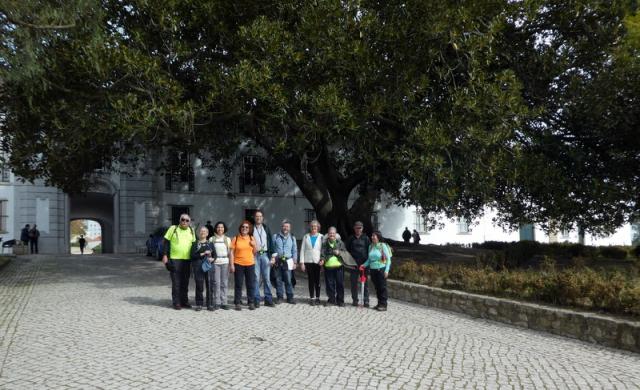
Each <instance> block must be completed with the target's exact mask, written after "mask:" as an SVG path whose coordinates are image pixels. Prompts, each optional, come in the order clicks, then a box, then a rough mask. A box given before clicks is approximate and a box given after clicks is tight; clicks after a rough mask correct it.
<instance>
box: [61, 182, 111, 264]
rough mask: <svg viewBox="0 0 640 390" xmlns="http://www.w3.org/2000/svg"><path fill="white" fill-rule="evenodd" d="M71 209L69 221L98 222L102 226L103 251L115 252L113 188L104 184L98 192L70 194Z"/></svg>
mask: <svg viewBox="0 0 640 390" xmlns="http://www.w3.org/2000/svg"><path fill="white" fill-rule="evenodd" d="M101 190H102V191H104V192H101ZM69 209H70V212H69V222H71V221H73V220H77V219H89V220H93V221H96V222H98V223H99V224H100V228H101V238H102V240H101V241H102V248H101V249H102V253H113V252H114V237H115V230H114V228H115V218H114V194H113V192H111V188H109V187H108V186H102V188H99V189H98V191H97V192H88V193H84V194H77V195H70V196H69ZM70 238H71V237H70Z"/></svg>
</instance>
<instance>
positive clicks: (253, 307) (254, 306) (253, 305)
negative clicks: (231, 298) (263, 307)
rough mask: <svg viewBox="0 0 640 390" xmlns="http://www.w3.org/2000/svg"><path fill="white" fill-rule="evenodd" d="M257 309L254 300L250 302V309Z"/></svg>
mask: <svg viewBox="0 0 640 390" xmlns="http://www.w3.org/2000/svg"><path fill="white" fill-rule="evenodd" d="M255 309H256V305H255V304H254V303H253V302H252V303H250V304H249V310H255Z"/></svg>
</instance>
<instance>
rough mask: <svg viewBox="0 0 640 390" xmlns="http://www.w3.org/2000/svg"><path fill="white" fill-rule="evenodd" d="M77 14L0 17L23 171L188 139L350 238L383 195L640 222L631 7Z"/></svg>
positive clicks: (429, 207) (486, 5)
mask: <svg viewBox="0 0 640 390" xmlns="http://www.w3.org/2000/svg"><path fill="white" fill-rule="evenodd" d="M64 4H65V5H64V6H60V5H59V3H58V2H51V1H14V2H8V3H7V5H3V6H1V7H0V23H1V24H2V25H1V26H0V78H1V82H2V84H1V85H0V105H1V110H2V117H0V120H1V126H2V147H3V148H4V149H5V150H7V151H9V152H10V164H11V166H12V168H13V169H14V171H15V172H16V173H17V174H18V175H20V176H22V177H24V178H26V179H29V180H33V179H35V178H44V179H45V180H46V181H47V182H48V183H50V184H52V185H56V186H59V187H61V188H63V189H64V190H66V191H70V192H73V191H81V190H84V189H86V188H87V186H88V184H89V183H90V181H91V177H92V173H93V172H94V171H95V169H97V168H107V169H116V168H117V167H126V166H127V163H131V162H133V161H135V160H137V159H144V158H146V157H148V156H149V154H150V153H151V152H153V151H158V150H160V151H168V150H171V149H172V148H178V149H182V150H189V151H191V152H194V153H196V154H198V155H199V156H200V157H201V158H202V160H203V162H204V164H205V166H207V167H211V168H213V167H219V166H222V167H226V168H230V167H231V166H232V165H233V160H230V158H231V157H232V156H234V155H237V153H238V149H239V145H243V146H244V147H245V150H251V149H257V150H260V151H261V152H262V153H263V155H264V156H265V164H266V166H267V167H268V168H269V169H270V170H272V171H277V170H279V171H282V172H286V173H287V174H288V176H289V177H291V179H293V180H294V181H295V183H296V184H297V186H298V187H299V188H300V189H301V191H302V192H303V194H304V195H305V197H306V198H307V199H308V200H309V202H310V203H311V204H312V205H313V207H314V209H315V210H316V213H317V215H318V217H319V219H320V220H321V222H323V223H324V224H325V226H326V224H333V225H336V226H337V227H338V228H339V230H340V231H342V232H345V231H347V230H348V227H349V226H350V224H351V223H352V222H353V221H354V220H355V219H362V220H364V221H365V222H366V223H368V222H369V220H368V218H367V217H368V216H369V215H370V213H371V211H372V207H373V205H374V202H375V201H376V200H379V199H380V196H381V194H386V196H388V199H391V200H392V201H393V202H395V203H397V204H400V205H417V206H420V207H421V209H422V210H423V212H424V213H425V214H426V215H436V214H442V213H444V214H445V215H447V216H449V217H453V216H464V217H467V218H468V219H472V218H473V217H475V216H477V215H479V214H481V213H482V212H483V210H484V209H485V206H491V207H495V208H496V209H497V210H498V211H499V212H500V214H499V215H500V221H501V222H504V223H507V224H512V225H517V224H519V223H523V222H535V223H541V224H542V225H543V226H545V227H548V228H555V227H566V226H568V225H573V224H577V225H578V226H579V227H580V228H582V229H586V230H591V231H595V232H606V231H610V230H612V229H613V228H615V227H617V226H619V225H620V224H622V223H623V222H626V221H628V220H630V219H631V218H633V217H634V215H635V213H637V210H638V193H640V192H639V191H638V189H639V188H638V183H639V181H640V178H639V176H638V169H637V168H638V167H639V166H640V164H638V163H639V162H640V161H639V160H640V152H639V151H640V147H639V146H640V145H639V142H640V141H639V140H640V137H639V135H640V134H639V130H638V118H639V105H638V101H637V99H638V98H637V96H639V95H640V77H638V76H639V74H638V73H639V72H638V71H639V70H640V67H639V53H638V47H639V46H638V27H637V26H638V22H637V21H638V18H637V16H636V15H635V13H634V12H635V10H634V9H633V8H632V6H631V3H628V2H615V1H614V2H599V1H587V0H581V1H573V2H552V1H530V0H527V1H518V2H505V1H486V2H485V1H483V2H462V3H461V2H457V1H441V2H427V1H364V0H363V1H356V0H353V1H337V0H335V1H332V0H318V1H302V0H298V1H295V0H285V1H261V2H254V1H246V0H245V1H235V2H228V1H205V0H184V1H177V0H158V1H146V0H138V1H115V0H114V1H100V2H99V1H97V0H94V1H91V0H76V1H70V2H65V3H64ZM350 197H351V198H352V199H355V201H353V202H350V201H349V198H350ZM432 222H433V221H432Z"/></svg>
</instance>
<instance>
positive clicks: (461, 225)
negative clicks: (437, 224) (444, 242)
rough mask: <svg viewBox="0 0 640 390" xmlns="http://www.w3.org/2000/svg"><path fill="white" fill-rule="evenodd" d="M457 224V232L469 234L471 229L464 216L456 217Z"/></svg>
mask: <svg viewBox="0 0 640 390" xmlns="http://www.w3.org/2000/svg"><path fill="white" fill-rule="evenodd" d="M457 226H458V234H470V233H471V230H470V229H469V222H467V219H466V218H464V217H460V218H458V222H457Z"/></svg>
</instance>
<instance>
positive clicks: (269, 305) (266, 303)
mask: <svg viewBox="0 0 640 390" xmlns="http://www.w3.org/2000/svg"><path fill="white" fill-rule="evenodd" d="M264 305H265V306H268V307H275V306H276V305H274V304H273V302H265V303H264Z"/></svg>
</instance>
